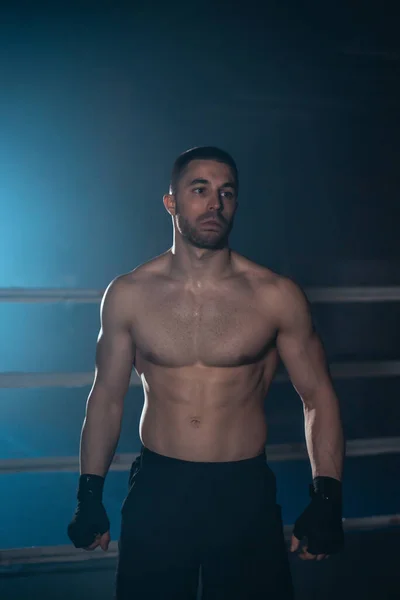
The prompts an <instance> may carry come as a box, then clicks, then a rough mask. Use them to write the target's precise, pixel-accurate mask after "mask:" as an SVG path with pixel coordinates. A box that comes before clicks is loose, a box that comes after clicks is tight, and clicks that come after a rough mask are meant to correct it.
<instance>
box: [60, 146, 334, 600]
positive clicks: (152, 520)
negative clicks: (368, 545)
mask: <svg viewBox="0 0 400 600" xmlns="http://www.w3.org/2000/svg"><path fill="white" fill-rule="evenodd" d="M238 187H239V184H238V172H237V168H236V165H235V163H234V161H233V159H232V158H231V157H230V156H229V155H228V154H227V153H225V152H223V151H221V150H219V149H217V148H212V147H206V148H195V149H192V150H189V151H187V152H185V153H184V154H182V155H181V156H180V157H179V158H178V159H177V161H176V163H175V165H174V169H173V173H172V178H171V185H170V190H169V194H167V195H165V196H164V206H165V208H166V210H167V211H168V213H169V214H170V215H171V217H172V223H173V233H174V238H173V245H172V248H171V249H170V250H168V251H167V252H166V253H165V254H163V255H161V256H159V257H157V258H155V259H153V260H151V261H150V262H148V263H146V264H144V265H142V266H140V267H138V268H137V269H135V270H134V271H133V272H131V273H128V274H126V275H123V276H121V277H118V278H117V279H115V280H114V281H113V282H112V283H111V284H110V285H109V287H108V289H107V291H106V293H105V296H104V298H103V302H102V306H101V331H100V335H99V338H98V344H97V353H96V374H95V380H94V384H93V387H92V390H91V392H90V395H89V398H88V403H87V412H86V418H85V421H84V426H83V430H82V439H81V453H80V459H81V463H80V467H81V469H80V472H81V476H80V479H79V487H78V505H77V510H76V512H75V515H74V517H73V520H72V521H71V523H70V525H69V528H68V533H69V536H70V538H71V540H72V541H73V543H74V544H75V546H76V547H79V548H86V549H94V548H95V547H97V546H101V548H102V549H103V550H105V549H107V547H108V544H109V541H110V534H109V521H108V518H107V514H106V511H105V508H104V506H103V504H102V492H103V484H104V479H105V476H106V474H107V472H108V469H109V467H110V464H111V462H112V458H113V455H114V452H115V449H116V446H117V443H118V439H119V435H120V429H121V420H122V414H123V402H124V397H125V395H126V392H127V389H128V385H129V379H130V376H131V371H132V366H134V368H135V370H136V372H137V373H138V375H139V377H140V378H141V381H142V384H143V390H144V398H145V402H144V408H143V413H142V417H141V421H140V439H141V442H142V450H141V453H140V456H139V457H138V458H137V460H136V461H135V462H134V464H133V465H132V469H131V473H130V478H129V492H128V494H127V497H126V499H125V501H124V504H123V507H122V525H121V536H120V541H119V560H118V568H117V585H116V587H117V592H116V593H117V596H116V597H117V599H118V600H128V599H135V600H193V599H195V598H196V589H197V583H198V578H199V568H200V566H201V573H202V587H203V599H204V600H223V599H226V600H228V599H229V600H251V599H253V600H256V599H257V600H261V599H264V598H271V600H272V599H273V600H284V599H285V600H289V599H291V598H292V597H293V596H292V587H291V579H290V570H289V561H288V555H287V551H286V548H285V543H284V538H283V530H282V521H281V516H280V507H279V506H278V505H277V504H276V485H275V478H274V475H273V473H272V471H271V470H270V468H269V466H268V465H267V461H266V455H265V445H266V440H267V423H266V419H265V414H264V408H263V406H264V398H265V396H266V394H267V392H268V389H269V387H270V385H271V381H272V379H273V377H274V374H275V371H276V369H277V365H278V359H279V357H280V358H281V359H282V361H283V363H284V364H285V366H286V368H287V371H288V374H289V376H290V379H291V381H292V383H293V385H294V386H295V388H296V390H297V391H298V394H299V396H300V398H301V400H302V402H303V408H304V418H305V435H306V442H307V449H308V453H309V457H310V462H311V467H312V475H313V484H312V485H310V496H311V501H310V503H309V505H308V506H307V507H306V508H305V510H304V512H303V513H302V515H301V516H300V517H299V519H298V520H297V521H296V524H295V528H294V532H293V533H294V535H293V536H292V545H291V550H292V552H296V551H298V553H299V556H300V557H301V558H303V559H309V560H314V559H317V560H321V559H323V558H324V557H325V556H328V555H329V554H331V553H334V552H337V551H339V550H340V549H341V547H342V545H343V530H342V520H341V475H342V464H343V455H344V443H343V433H342V426H341V420H340V411H339V405H338V400H337V397H336V395H335V392H334V390H333V387H332V383H331V379H330V377H329V374H328V369H327V366H326V362H325V357H324V352H323V349H322V346H321V343H320V341H319V339H318V337H317V335H316V333H315V331H314V329H313V326H312V322H311V318H310V311H309V307H308V304H307V302H306V300H305V298H304V295H303V293H302V292H301V290H300V289H299V288H298V287H297V286H296V285H295V284H294V283H292V282H291V281H289V280H288V279H286V278H284V277H280V276H279V275H277V274H276V273H273V272H272V271H270V270H269V269H266V268H264V267H261V266H259V265H257V264H254V263H253V262H251V261H250V260H247V259H246V258H244V257H243V256H240V255H239V254H237V253H235V252H233V251H232V250H231V249H230V247H229V245H228V237H229V232H230V230H231V228H232V225H233V220H234V216H235V213H236V209H237V206H238V202H237V197H238Z"/></svg>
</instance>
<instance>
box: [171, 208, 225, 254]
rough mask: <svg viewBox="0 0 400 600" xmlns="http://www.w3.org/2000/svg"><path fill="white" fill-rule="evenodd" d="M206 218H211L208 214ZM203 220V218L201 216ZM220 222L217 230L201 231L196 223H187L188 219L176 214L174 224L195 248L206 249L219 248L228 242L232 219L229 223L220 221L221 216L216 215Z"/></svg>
mask: <svg viewBox="0 0 400 600" xmlns="http://www.w3.org/2000/svg"><path fill="white" fill-rule="evenodd" d="M207 218H211V217H210V216H208V217H207ZM203 220H205V218H203ZM216 220H219V223H220V224H221V230H220V231H219V232H218V231H201V230H200V228H199V227H197V226H196V225H192V224H191V223H189V221H188V219H186V217H184V216H183V215H180V214H178V215H176V219H175V225H176V227H177V228H178V231H179V232H180V234H181V235H182V236H183V237H184V238H185V239H186V240H187V241H188V242H189V243H190V244H191V245H192V246H195V247H196V248H204V249H208V250H219V249H221V248H225V247H226V246H227V244H228V238H229V234H230V232H231V229H232V227H233V220H232V221H231V222H230V223H227V222H226V221H222V219H221V217H219V218H218V217H217V218H216Z"/></svg>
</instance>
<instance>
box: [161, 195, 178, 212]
mask: <svg viewBox="0 0 400 600" xmlns="http://www.w3.org/2000/svg"><path fill="white" fill-rule="evenodd" d="M163 203H164V206H165V210H166V211H167V212H168V213H169V214H170V215H171V216H172V217H173V216H174V215H175V214H176V201H175V196H174V194H164V196H163Z"/></svg>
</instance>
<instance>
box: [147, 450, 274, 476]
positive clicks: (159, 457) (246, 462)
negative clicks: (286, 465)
mask: <svg viewBox="0 0 400 600" xmlns="http://www.w3.org/2000/svg"><path fill="white" fill-rule="evenodd" d="M139 460H140V463H141V465H142V466H145V465H149V466H150V465H154V466H160V467H168V466H171V467H173V466H176V467H179V466H181V467H190V468H191V469H196V468H198V469H202V468H205V467H206V468H207V469H224V468H225V469H226V468H232V469H234V470H240V469H247V468H249V467H252V466H256V465H260V466H261V465H264V466H265V465H266V462H267V456H266V451H265V449H264V450H263V451H262V452H261V453H260V454H258V455H257V456H253V457H251V458H244V459H241V460H235V461H223V462H200V461H190V460H182V459H180V458H172V457H170V456H165V455H164V454H158V453H157V452H154V451H153V450H150V449H149V448H146V447H145V446H142V448H141V451H140V455H139Z"/></svg>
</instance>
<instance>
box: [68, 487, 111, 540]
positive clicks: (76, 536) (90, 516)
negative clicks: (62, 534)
mask: <svg viewBox="0 0 400 600" xmlns="http://www.w3.org/2000/svg"><path fill="white" fill-rule="evenodd" d="M103 487H104V477H100V476H99V475H81V476H80V478H79V487H78V504H77V507H76V510H75V514H74V516H73V518H72V521H71V523H70V524H69V525H68V536H69V538H70V540H71V542H72V543H73V544H74V546H75V548H87V547H88V546H90V545H91V544H93V542H94V541H95V539H96V536H97V535H103V533H106V531H108V530H109V529H110V522H109V520H108V517H107V513H106V511H105V508H104V506H103V503H102V500H103Z"/></svg>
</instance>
